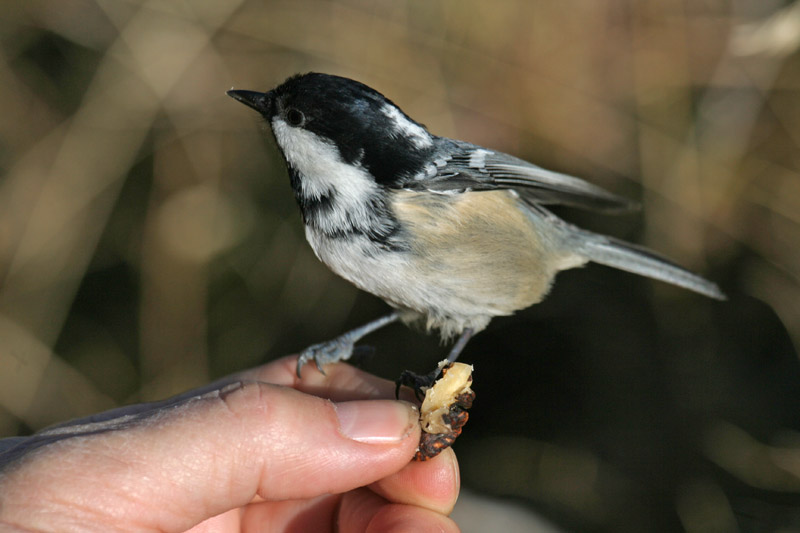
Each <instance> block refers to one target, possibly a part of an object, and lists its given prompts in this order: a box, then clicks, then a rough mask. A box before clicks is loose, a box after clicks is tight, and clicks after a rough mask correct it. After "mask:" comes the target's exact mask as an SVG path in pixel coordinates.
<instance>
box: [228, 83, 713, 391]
mask: <svg viewBox="0 0 800 533" xmlns="http://www.w3.org/2000/svg"><path fill="white" fill-rule="evenodd" d="M228 95H230V96H231V97H233V98H235V99H236V100H238V101H239V102H242V103H243V104H245V105H248V106H250V107H252V108H253V109H255V110H256V111H258V112H259V113H261V114H262V115H263V116H264V118H265V119H266V120H267V123H268V124H269V125H270V127H271V128H272V132H273V134H274V135H275V140H276V142H277V144H278V147H279V148H280V150H281V152H282V154H283V157H284V159H285V160H286V165H287V167H288V170H289V177H290V180H291V185H292V188H293V189H294V194H295V197H296V198H297V202H298V203H299V204H300V210H301V211H302V214H303V221H304V222H305V231H306V237H307V239H308V242H309V243H310V244H311V247H312V248H313V249H314V252H315V253H316V255H317V257H319V259H321V260H322V261H323V262H324V263H325V264H326V265H328V266H329V267H330V268H331V269H332V270H333V271H334V272H336V273H337V274H339V275H340V276H342V277H343V278H345V279H347V280H349V281H350V282H352V283H354V284H355V285H356V286H357V287H359V288H361V289H363V290H365V291H367V292H370V293H372V294H374V295H376V296H379V297H381V298H383V299H384V300H385V301H386V302H387V303H388V304H389V305H390V306H392V307H393V308H394V309H395V311H394V312H392V313H391V314H389V315H387V316H385V317H382V318H380V319H378V320H375V321H373V322H370V323H369V324H366V325H364V326H362V327H360V328H357V329H355V330H353V331H349V332H347V333H345V334H343V335H341V336H340V337H337V338H336V339H333V340H331V341H329V342H324V343H321V344H316V345H314V346H311V347H309V348H307V349H305V350H304V351H303V352H302V354H301V355H300V358H299V360H298V363H297V373H298V376H299V375H300V370H301V368H302V367H303V365H304V364H305V363H307V362H308V361H310V360H313V361H314V362H315V363H316V364H317V366H318V367H320V368H321V367H322V365H325V364H327V363H332V362H336V361H340V360H343V359H348V358H349V357H350V355H351V354H352V351H353V347H354V343H355V342H356V341H358V340H359V339H361V338H362V337H363V336H365V335H366V334H368V333H370V332H372V331H375V330H376V329H378V328H380V327H383V326H385V325H387V324H389V323H392V322H395V321H397V320H402V321H403V322H407V323H408V322H422V323H423V324H424V325H425V326H426V327H427V328H428V329H429V330H430V329H438V330H439V331H440V333H441V335H442V337H443V338H444V339H449V338H452V337H454V336H456V335H460V337H459V339H458V342H457V343H456V344H455V346H454V347H453V349H452V350H451V352H450V354H449V356H448V359H449V360H450V361H453V360H455V359H456V358H457V357H458V354H459V353H460V351H461V350H462V349H463V347H464V345H465V344H466V343H467V341H468V340H469V338H470V337H471V336H472V335H473V334H474V333H476V332H478V331H481V330H482V329H484V328H485V327H486V325H487V324H488V323H489V321H490V320H491V319H492V317H495V316H503V315H510V314H512V313H514V312H515V311H518V310H520V309H524V308H526V307H528V306H530V305H532V304H535V303H537V302H539V301H541V300H542V299H543V298H544V296H545V295H546V294H547V292H548V290H549V289H550V285H551V284H552V282H553V278H554V277H555V275H556V274H557V273H558V272H559V271H560V270H565V269H568V268H575V267H578V266H581V265H584V264H585V263H587V262H589V261H594V262H595V263H601V264H604V265H608V266H612V267H615V268H618V269H621V270H626V271H628V272H633V273H636V274H641V275H643V276H648V277H651V278H654V279H658V280H662V281H666V282H668V283H672V284H674V285H678V286H680V287H684V288H686V289H689V290H693V291H695V292H698V293H700V294H704V295H706V296H710V297H712V298H717V299H724V295H723V294H722V292H720V290H719V288H717V286H716V285H715V284H714V283H711V282H709V281H707V280H705V279H703V278H701V277H699V276H697V275H695V274H692V273H691V272H688V271H687V270H684V269H683V268H681V267H679V266H677V265H674V264H672V263H670V262H669V261H666V260H664V259H662V258H661V257H659V256H657V255H656V254H655V253H653V252H651V251H649V250H646V249H644V248H641V247H638V246H635V245H632V244H628V243H625V242H622V241H619V240H616V239H614V238H611V237H606V236H603V235H598V234H595V233H590V232H588V231H585V230H582V229H580V228H577V227H575V226H573V225H570V224H568V223H566V222H564V221H563V220H561V219H560V218H558V217H556V216H555V215H553V214H552V213H551V212H550V211H549V210H548V209H547V207H546V206H548V205H567V206H574V207H579V208H585V209H592V210H598V211H605V212H613V211H622V210H628V209H630V208H631V207H632V204H631V203H630V202H628V201H627V200H625V199H623V198H620V197H618V196H616V195H613V194H611V193H609V192H606V191H604V190H602V189H600V188H599V187H596V186H594V185H591V184H589V183H587V182H585V181H583V180H581V179H578V178H575V177H572V176H567V175H565V174H559V173H557V172H552V171H549V170H545V169H543V168H540V167H538V166H536V165H533V164H531V163H528V162H526V161H523V160H521V159H518V158H516V157H513V156H510V155H507V154H504V153H502V152H497V151H495V150H490V149H487V148H483V147H480V146H476V145H474V144H470V143H467V142H464V141H457V140H453V139H448V138H445V137H437V136H436V135H433V134H431V133H429V132H428V130H427V129H426V128H425V127H424V126H423V125H422V124H420V123H418V122H416V121H414V120H412V119H411V118H409V117H408V115H406V114H405V113H404V112H403V111H402V110H401V109H400V108H399V107H397V106H396V105H395V104H394V103H392V102H391V101H390V100H389V99H387V98H385V97H384V96H383V95H382V94H380V93H379V92H377V91H375V90H374V89H371V88H370V87H367V86H366V85H364V84H362V83H359V82H357V81H354V80H351V79H347V78H342V77H339V76H331V75H328V74H318V73H309V74H303V75H297V76H293V77H291V78H289V79H287V80H286V81H285V82H283V83H282V84H281V85H279V86H278V87H276V88H274V89H272V90H271V91H268V92H266V93H260V92H254V91H238V90H231V91H228Z"/></svg>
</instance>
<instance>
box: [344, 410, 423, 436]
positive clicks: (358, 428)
mask: <svg viewBox="0 0 800 533" xmlns="http://www.w3.org/2000/svg"><path fill="white" fill-rule="evenodd" d="M334 405H335V406H336V414H337V415H338V416H339V428H340V429H341V431H342V434H343V435H344V436H345V437H348V438H351V439H353V440H356V441H358V442H365V443H368V444H390V443H393V442H399V441H401V440H403V439H404V438H405V437H407V436H408V434H409V433H410V432H411V430H412V428H413V427H414V424H418V423H419V412H418V411H417V408H416V407H414V406H413V405H411V404H409V403H405V402H397V401H393V400H368V401H355V402H341V403H337V404H334Z"/></svg>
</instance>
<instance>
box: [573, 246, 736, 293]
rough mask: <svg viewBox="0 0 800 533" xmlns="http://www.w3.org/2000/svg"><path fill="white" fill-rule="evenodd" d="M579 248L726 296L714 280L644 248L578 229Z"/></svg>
mask: <svg viewBox="0 0 800 533" xmlns="http://www.w3.org/2000/svg"><path fill="white" fill-rule="evenodd" d="M580 233H581V237H582V238H581V239H580V240H581V242H580V244H579V249H580V253H581V255H583V256H584V257H586V258H587V259H588V260H589V261H593V262H595V263H600V264H601V265H606V266H610V267H614V268H618V269H620V270H625V271H626V272H632V273H634V274H639V275H642V276H647V277H648V278H653V279H657V280H660V281H665V282H667V283H671V284H673V285H677V286H678V287H683V288H684V289H689V290H690V291H694V292H697V293H700V294H703V295H705V296H709V297H711V298H715V299H717V300H725V299H726V296H725V294H723V292H722V291H721V290H720V289H719V287H717V285H716V284H715V283H712V282H710V281H708V280H707V279H704V278H702V277H700V276H698V275H697V274H694V273H692V272H689V271H688V270H686V269H685V268H683V267H680V266H678V265H676V264H674V263H672V262H671V261H670V260H668V259H665V258H663V257H661V256H659V255H658V254H656V253H655V252H653V251H651V250H648V249H647V248H644V247H641V246H636V245H634V244H630V243H627V242H624V241H620V240H617V239H613V238H611V237H605V236H601V235H595V234H592V233H588V232H583V231H581V232H580Z"/></svg>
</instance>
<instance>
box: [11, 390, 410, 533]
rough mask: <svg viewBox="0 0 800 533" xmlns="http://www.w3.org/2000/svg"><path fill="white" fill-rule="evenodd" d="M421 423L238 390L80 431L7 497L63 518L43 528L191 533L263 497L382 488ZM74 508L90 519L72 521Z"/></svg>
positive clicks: (18, 478)
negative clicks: (48, 505)
mask: <svg viewBox="0 0 800 533" xmlns="http://www.w3.org/2000/svg"><path fill="white" fill-rule="evenodd" d="M417 417H418V414H417V412H416V409H415V408H414V407H412V406H411V405H410V404H407V403H404V402H398V401H391V400H366V401H352V402H341V403H338V404H335V403H333V402H331V401H329V400H325V399H321V398H318V397H315V396H311V395H307V394H304V393H301V392H298V391H296V390H294V389H291V388H286V387H281V386H277V385H270V384H265V383H256V382H236V383H233V384H228V385H226V386H224V387H223V388H221V389H218V390H213V391H211V392H208V393H205V394H203V395H202V396H198V397H194V398H189V399H185V400H181V401H180V402H178V403H172V404H167V405H160V406H156V407H155V408H154V409H153V410H151V411H148V412H145V413H140V414H139V415H138V416H137V417H136V418H135V419H134V420H133V421H131V418H130V417H129V416H128V417H123V419H122V420H118V421H117V426H115V425H114V422H115V419H111V420H104V421H103V422H100V423H97V424H101V425H103V427H102V428H93V427H92V426H93V425H92V424H80V425H76V426H75V427H76V428H78V429H79V430H80V431H77V432H75V433H74V434H73V435H70V436H69V438H64V439H61V440H58V441H57V442H55V443H51V444H50V445H47V446H42V447H40V448H38V449H37V450H36V453H33V454H29V456H28V457H26V458H25V459H26V460H23V461H20V463H21V464H19V465H18V467H17V468H10V469H8V470H7V472H6V476H5V478H4V479H3V482H2V484H0V485H5V486H6V487H7V488H8V487H14V489H15V490H11V491H8V492H9V496H10V497H11V499H13V500H15V501H14V502H10V501H8V500H6V502H5V503H6V504H8V505H4V507H5V510H6V511H10V512H14V510H15V509H16V510H18V511H19V512H20V513H21V514H20V516H19V517H18V518H19V520H20V522H21V523H25V524H28V523H29V522H30V520H32V519H37V518H36V517H32V516H31V514H30V513H29V512H28V513H26V510H25V508H26V505H25V504H26V503H27V504H28V505H30V504H31V502H34V501H35V502H37V505H38V506H39V508H41V505H42V503H43V502H46V501H48V500H49V501H52V502H54V503H56V504H57V506H58V509H59V512H57V513H39V517H40V519H41V520H50V521H52V520H59V519H60V520H66V521H71V522H67V523H74V520H76V519H78V520H87V516H86V515H85V513H86V512H87V511H90V516H91V519H92V520H93V521H102V520H108V522H109V524H110V525H114V524H116V526H117V527H118V526H119V525H121V524H123V523H124V524H128V525H130V526H132V527H135V528H141V529H156V530H166V531H169V530H173V531H177V530H185V529H188V528H189V527H191V526H192V525H194V524H197V523H199V522H201V521H203V520H205V519H207V518H209V517H212V516H215V515H218V514H220V513H222V512H225V511H227V510H230V509H234V508H236V507H240V506H242V505H246V504H247V503H249V502H251V501H252V500H253V498H254V497H256V496H259V497H261V498H263V499H266V500H284V499H297V498H311V497H314V496H318V495H321V494H329V493H340V492H345V491H348V490H351V489H353V488H356V487H359V486H364V485H368V484H370V483H372V482H374V481H377V480H379V479H382V478H384V477H386V476H387V475H389V474H392V473H394V472H396V471H398V470H400V469H401V468H402V467H403V466H405V465H406V464H408V461H409V460H410V459H411V456H412V455H413V454H414V451H415V449H416V446H417V443H418V441H419V425H418V423H417ZM59 431H60V433H59V434H60V435H63V434H65V432H66V433H67V434H68V433H69V432H68V431H67V430H66V429H65V428H64V427H63V426H62V427H61V428H60V429H59ZM43 435H46V432H45V434H43ZM35 437H36V436H34V438H35ZM34 448H35V446H34ZM0 488H2V487H0ZM3 492H6V491H3ZM15 504H16V505H15ZM87 505H88V506H91V509H87ZM76 509H77V510H80V512H81V513H83V516H79V517H75V516H69V512H71V510H72V512H78V511H75V510H76ZM4 514H5V513H4ZM3 518H4V519H9V518H11V519H13V518H14V517H8V516H4V517H3ZM12 523H14V522H13V520H12ZM36 525H38V526H47V527H43V529H48V527H50V528H52V527H53V526H58V525H64V523H63V522H62V523H61V524H52V523H49V524H31V526H36ZM34 529H35V527H34ZM56 529H57V528H56Z"/></svg>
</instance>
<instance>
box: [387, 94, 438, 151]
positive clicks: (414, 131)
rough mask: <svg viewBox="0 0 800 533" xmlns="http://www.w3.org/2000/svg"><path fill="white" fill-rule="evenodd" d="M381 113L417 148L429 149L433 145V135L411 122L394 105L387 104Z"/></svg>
mask: <svg viewBox="0 0 800 533" xmlns="http://www.w3.org/2000/svg"><path fill="white" fill-rule="evenodd" d="M381 112H382V113H383V114H384V115H386V116H387V117H389V119H390V120H391V121H392V123H393V124H394V129H395V130H396V131H398V132H399V133H401V134H402V135H404V136H406V137H408V138H409V139H410V140H411V142H412V143H413V144H414V146H416V147H417V148H427V147H429V146H432V145H433V139H432V138H431V134H430V133H428V132H427V131H426V130H425V128H423V127H422V126H420V125H419V124H415V123H414V122H412V121H410V120H409V119H408V118H407V117H406V116H405V115H403V113H402V112H401V111H400V110H399V109H397V108H396V107H395V106H393V105H389V104H386V105H385V106H383V108H382V109H381Z"/></svg>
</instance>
